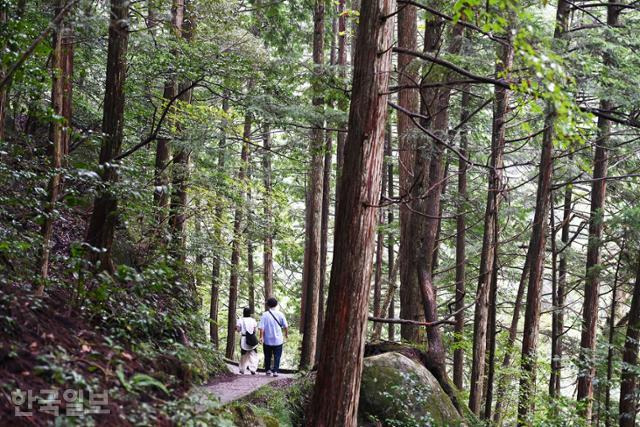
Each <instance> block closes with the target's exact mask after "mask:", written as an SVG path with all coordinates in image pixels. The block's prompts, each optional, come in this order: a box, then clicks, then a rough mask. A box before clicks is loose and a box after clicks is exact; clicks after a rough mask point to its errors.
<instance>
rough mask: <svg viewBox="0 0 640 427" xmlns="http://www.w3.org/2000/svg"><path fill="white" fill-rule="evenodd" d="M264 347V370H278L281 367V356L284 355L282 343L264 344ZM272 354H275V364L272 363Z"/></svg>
mask: <svg viewBox="0 0 640 427" xmlns="http://www.w3.org/2000/svg"><path fill="white" fill-rule="evenodd" d="M262 349H263V350H264V370H265V371H271V372H274V373H275V372H278V369H280V357H281V356H282V344H280V345H266V344H263V346H262ZM271 356H273V365H271ZM272 366H273V367H272Z"/></svg>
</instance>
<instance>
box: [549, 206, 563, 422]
mask: <svg viewBox="0 0 640 427" xmlns="http://www.w3.org/2000/svg"><path fill="white" fill-rule="evenodd" d="M557 232H558V230H557V229H556V212H555V205H554V198H553V194H551V209H550V210H549V238H550V241H551V306H552V310H553V311H552V312H551V360H550V363H549V365H550V367H551V373H550V374H549V398H550V399H554V398H556V397H557V393H558V392H559V388H557V387H556V385H557V384H560V381H559V380H560V378H559V377H558V364H557V361H556V357H557V354H558V338H559V337H560V332H561V331H559V329H558V315H557V313H556V311H557V310H558V309H559V307H558V269H557V265H558V248H557V245H556V235H557ZM551 409H552V411H553V410H554V408H553V407H552V408H551Z"/></svg>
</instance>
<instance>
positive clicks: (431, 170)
mask: <svg viewBox="0 0 640 427" xmlns="http://www.w3.org/2000/svg"><path fill="white" fill-rule="evenodd" d="M443 28H444V21H443V20H442V19H440V18H439V17H433V18H432V20H431V21H428V22H427V24H426V29H425V51H436V50H437V49H439V46H440V44H441V41H442V34H441V33H442V31H443ZM462 28H463V27H462V26H460V25H456V26H454V28H453V31H452V41H451V44H450V46H449V49H448V50H449V53H453V54H456V53H458V52H459V51H460V47H461V44H460V35H461V34H462ZM447 78H448V77H447V74H446V73H445V79H447ZM450 96H451V89H450V88H449V87H445V88H443V89H436V90H433V89H424V90H423V93H422V94H421V97H420V98H421V100H422V102H421V113H422V114H423V115H425V116H429V117H431V120H430V123H423V126H425V127H426V126H429V127H430V128H431V129H432V131H433V133H434V134H435V135H436V136H437V137H439V138H441V139H443V140H444V139H447V138H448V126H449V99H450ZM443 153H444V146H443V145H442V144H441V143H440V142H439V141H437V140H435V139H434V140H433V142H431V141H429V139H428V138H426V136H424V135H423V136H421V137H420V138H419V139H418V147H417V151H416V154H415V159H414V167H413V172H414V174H415V178H414V180H415V185H414V187H413V192H412V201H413V203H412V204H413V207H412V213H411V215H410V233H411V235H412V236H413V238H414V239H415V241H416V251H415V253H414V258H413V266H412V267H413V269H414V270H413V271H414V274H415V275H416V276H417V278H418V285H419V288H420V294H421V295H420V296H421V302H422V309H423V312H424V318H425V321H426V322H429V323H431V322H436V321H437V318H438V313H437V300H436V288H435V285H434V281H433V261H434V256H433V253H434V250H435V247H436V242H437V233H438V226H439V216H440V200H441V195H442V188H443V186H444V182H445V177H444V165H443V160H442V159H443ZM427 342H428V355H429V358H430V362H431V363H432V367H433V368H432V372H433V373H434V376H435V377H436V378H437V379H438V381H440V382H441V384H445V382H446V368H445V359H446V358H445V351H444V345H443V342H442V335H441V332H440V328H439V327H432V328H429V329H428V330H427Z"/></svg>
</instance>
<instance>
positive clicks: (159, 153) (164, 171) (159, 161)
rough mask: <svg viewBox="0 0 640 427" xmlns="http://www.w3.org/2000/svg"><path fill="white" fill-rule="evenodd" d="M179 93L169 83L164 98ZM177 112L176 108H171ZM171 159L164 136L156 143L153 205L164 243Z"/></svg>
mask: <svg viewBox="0 0 640 427" xmlns="http://www.w3.org/2000/svg"><path fill="white" fill-rule="evenodd" d="M176 92H177V87H176V82H175V81H174V80H172V81H168V82H166V83H165V85H164V93H163V98H164V99H165V102H169V100H171V99H172V98H173V97H174V96H175V95H176ZM171 109H172V110H175V106H174V107H172V108H171ZM170 158H171V143H170V139H169V138H168V136H166V135H163V136H161V137H159V138H158V140H157V142H156V157H155V170H154V178H153V183H154V190H153V205H154V207H155V209H156V213H155V224H156V227H157V233H158V235H159V237H160V240H161V241H162V242H164V243H166V242H167V241H168V236H167V235H166V229H167V225H168V224H167V222H168V213H169V194H170V189H169V177H170V175H169V170H168V169H169V164H170V162H169V161H170Z"/></svg>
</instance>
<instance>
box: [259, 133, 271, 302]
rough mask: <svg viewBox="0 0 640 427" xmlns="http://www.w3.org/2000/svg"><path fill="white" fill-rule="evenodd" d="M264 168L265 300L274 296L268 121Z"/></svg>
mask: <svg viewBox="0 0 640 427" xmlns="http://www.w3.org/2000/svg"><path fill="white" fill-rule="evenodd" d="M262 147H263V148H264V154H263V156H262V169H263V180H264V193H265V194H264V221H265V233H264V244H263V246H264V249H263V252H262V275H263V281H264V300H265V301H266V300H267V298H269V297H271V296H273V212H272V210H273V200H272V195H271V193H272V191H273V188H272V185H273V184H272V182H271V129H270V127H269V124H268V123H265V124H264V131H263V132H262Z"/></svg>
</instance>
